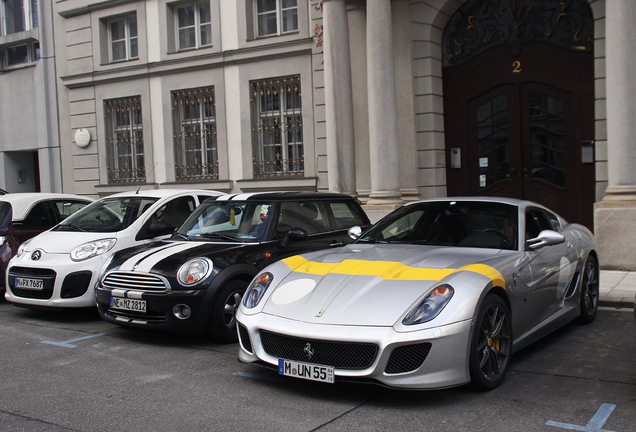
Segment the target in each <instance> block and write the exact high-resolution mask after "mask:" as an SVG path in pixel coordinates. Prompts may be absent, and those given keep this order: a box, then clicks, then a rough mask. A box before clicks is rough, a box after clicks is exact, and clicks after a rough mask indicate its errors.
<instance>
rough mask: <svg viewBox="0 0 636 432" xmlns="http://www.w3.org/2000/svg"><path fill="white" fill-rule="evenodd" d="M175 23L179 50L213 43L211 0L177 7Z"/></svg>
mask: <svg viewBox="0 0 636 432" xmlns="http://www.w3.org/2000/svg"><path fill="white" fill-rule="evenodd" d="M175 25H176V32H177V49H178V50H185V49H192V48H201V47H204V46H209V45H212V15H211V12H210V2H209V1H200V2H191V3H185V4H180V5H179V6H177V7H175Z"/></svg>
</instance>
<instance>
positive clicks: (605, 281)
mask: <svg viewBox="0 0 636 432" xmlns="http://www.w3.org/2000/svg"><path fill="white" fill-rule="evenodd" d="M634 295H636V272H630V271H618V270H601V276H600V305H601V306H611V307H623V308H633V307H634Z"/></svg>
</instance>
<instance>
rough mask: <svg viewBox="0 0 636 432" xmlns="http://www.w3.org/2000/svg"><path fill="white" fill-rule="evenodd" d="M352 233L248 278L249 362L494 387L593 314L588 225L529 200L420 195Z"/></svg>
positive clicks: (337, 376) (427, 384)
mask: <svg viewBox="0 0 636 432" xmlns="http://www.w3.org/2000/svg"><path fill="white" fill-rule="evenodd" d="M350 234H351V235H353V236H356V237H358V238H357V240H356V241H355V242H354V243H352V244H350V245H348V246H345V247H344V248H339V249H338V250H333V249H331V250H324V251H318V252H312V253H307V254H303V255H297V256H293V257H290V258H286V259H284V260H282V261H279V262H277V263H274V264H272V265H270V266H269V267H267V268H265V269H264V271H263V272H261V273H260V274H259V275H258V276H257V277H256V278H255V279H254V280H253V281H252V283H251V285H250V287H249V288H248V289H247V291H246V293H245V296H244V297H243V301H242V303H241V306H240V308H239V310H238V312H237V316H236V317H237V321H238V332H239V336H240V348H239V360H240V361H242V362H244V363H255V364H260V365H264V366H268V367H272V368H275V369H277V370H278V373H279V374H282V375H287V376H292V377H296V378H304V379H310V380H315V381H324V382H335V381H338V380H343V381H344V380H347V381H355V380H358V381H363V382H371V383H376V384H381V385H385V386H390V387H398V388H409V389H434V388H444V387H451V386H457V385H462V384H466V383H469V382H472V384H473V385H474V386H476V387H478V388H482V389H491V388H494V387H497V386H498V385H500V384H501V383H502V381H503V380H504V378H505V375H506V372H507V370H508V367H509V365H510V357H511V355H512V353H513V352H514V351H516V350H519V349H521V348H523V347H524V346H526V345H528V344H530V343H532V342H533V341H535V340H537V339H538V338H540V337H542V336H544V335H546V334H547V333H549V332H551V331H553V330H555V329H557V328H558V327H560V326H563V325H564V324H566V323H568V322H569V321H572V320H574V319H578V320H579V321H580V322H583V323H589V322H591V321H592V320H593V319H594V317H595V315H596V311H597V307H598V296H599V283H598V275H599V261H598V255H597V252H596V249H595V244H594V238H593V236H592V233H591V232H590V231H589V230H588V229H587V228H585V227H583V226H581V225H577V224H568V223H567V222H566V221H565V220H564V219H563V218H561V217H560V216H558V215H556V214H555V213H553V212H552V211H550V210H548V209H546V208H545V207H543V206H541V205H538V204H535V203H533V202H529V201H520V200H513V199H504V198H444V199H435V200H426V201H420V202H414V203H410V204H407V205H405V206H404V207H402V208H400V209H398V210H395V211H394V212H393V213H391V214H389V215H388V216H387V217H385V218H384V219H382V220H381V221H380V222H378V223H376V224H375V225H374V226H372V227H371V228H370V229H368V230H367V231H366V232H364V233H361V232H360V230H357V232H356V229H355V228H352V229H351V230H350Z"/></svg>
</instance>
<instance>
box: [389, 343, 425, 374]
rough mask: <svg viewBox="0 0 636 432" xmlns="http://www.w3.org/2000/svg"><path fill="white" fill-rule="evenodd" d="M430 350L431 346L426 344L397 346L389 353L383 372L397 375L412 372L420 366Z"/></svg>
mask: <svg viewBox="0 0 636 432" xmlns="http://www.w3.org/2000/svg"><path fill="white" fill-rule="evenodd" d="M430 350H431V344H430V343H428V342H427V343H420V344H414V345H403V346H399V347H397V348H395V349H394V350H393V352H392V353H391V357H390V358H389V361H388V363H387V364H386V368H385V369H384V372H385V373H387V374H399V373H406V372H411V371H414V370H415V369H417V368H419V367H420V366H422V364H423V363H424V360H426V357H427V356H428V352H429V351H430Z"/></svg>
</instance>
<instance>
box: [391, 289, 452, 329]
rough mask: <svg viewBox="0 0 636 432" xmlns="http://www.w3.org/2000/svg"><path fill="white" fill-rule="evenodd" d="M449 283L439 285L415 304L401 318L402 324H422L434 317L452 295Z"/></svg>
mask: <svg viewBox="0 0 636 432" xmlns="http://www.w3.org/2000/svg"><path fill="white" fill-rule="evenodd" d="M454 292H455V290H454V289H453V287H452V286H450V285H440V286H438V287H436V288H435V289H434V290H433V291H431V293H430V294H429V295H427V296H426V298H425V299H424V300H422V301H421V302H420V303H419V304H418V305H417V306H415V307H414V308H413V309H412V310H411V311H410V312H409V313H408V314H407V315H406V316H405V317H404V319H403V320H402V324H404V325H415V324H422V323H425V322H427V321H430V320H432V319H433V318H435V317H436V316H437V315H439V313H440V312H441V311H442V309H444V306H446V304H447V303H448V302H449V301H450V299H451V298H452V297H453V293H454Z"/></svg>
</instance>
